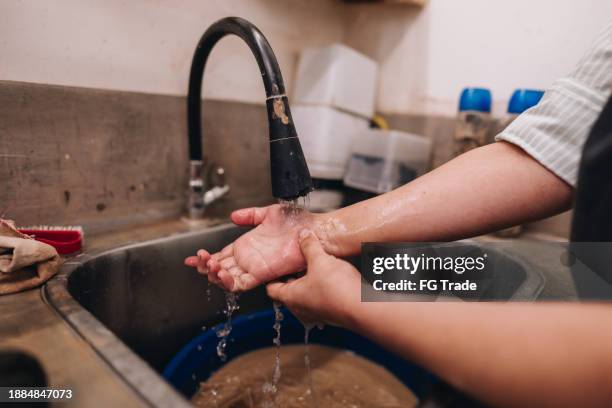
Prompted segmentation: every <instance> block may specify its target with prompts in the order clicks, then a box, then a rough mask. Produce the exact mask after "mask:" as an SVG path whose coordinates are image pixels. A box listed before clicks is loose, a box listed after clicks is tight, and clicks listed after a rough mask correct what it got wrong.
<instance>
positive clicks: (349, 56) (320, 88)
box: [291, 44, 378, 118]
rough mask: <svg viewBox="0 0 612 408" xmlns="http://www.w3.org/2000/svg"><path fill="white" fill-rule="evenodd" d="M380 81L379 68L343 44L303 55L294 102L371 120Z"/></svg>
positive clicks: (309, 51)
mask: <svg viewBox="0 0 612 408" xmlns="http://www.w3.org/2000/svg"><path fill="white" fill-rule="evenodd" d="M377 80H378V64H377V63H376V62H375V61H374V60H372V59H370V58H368V57H366V56H365V55H363V54H360V53H358V52H357V51H355V50H353V49H352V48H349V47H347V46H345V45H342V44H333V45H329V46H326V47H315V48H307V49H305V50H303V51H302V52H301V53H300V62H299V64H298V69H297V74H296V76H295V89H294V94H293V97H292V98H291V99H292V100H293V101H294V102H295V103H298V104H309V105H324V106H332V107H335V108H338V109H342V110H345V111H347V112H350V113H354V114H356V115H360V116H363V117H366V118H371V117H372V116H373V115H374V102H375V99H376V87H377Z"/></svg>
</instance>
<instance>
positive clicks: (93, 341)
mask: <svg viewBox="0 0 612 408" xmlns="http://www.w3.org/2000/svg"><path fill="white" fill-rule="evenodd" d="M233 228H236V226H235V225H234V224H232V223H224V224H221V225H216V226H214V227H209V228H204V229H201V230H196V231H187V232H178V233H176V234H171V235H167V236H163V237H158V238H154V239H150V240H145V241H140V242H136V243H129V244H126V245H119V246H117V247H114V248H110V249H104V250H100V251H92V252H89V253H83V254H80V255H78V256H76V257H75V258H73V259H71V260H70V261H68V262H66V263H64V264H63V265H62V266H61V268H60V270H59V272H58V274H57V275H56V276H55V277H53V278H52V279H51V280H49V282H47V284H46V285H45V286H44V287H43V289H42V296H43V299H44V301H45V302H46V303H47V304H49V305H50V306H52V307H53V308H54V309H55V311H56V312H57V313H58V314H59V315H60V316H61V317H62V318H63V320H64V321H65V322H66V323H67V324H68V325H69V326H70V327H71V328H72V329H73V330H74V331H75V332H76V333H77V334H78V335H79V336H80V337H81V338H82V339H83V340H84V341H85V342H86V343H87V344H88V345H89V346H90V347H91V348H92V349H93V350H94V352H95V353H96V354H97V355H98V356H99V357H100V358H101V359H102V360H103V361H104V362H105V363H106V364H107V365H108V366H109V367H110V368H111V369H112V370H113V371H114V372H115V373H116V374H117V375H118V376H119V378H120V379H121V380H123V381H124V382H125V383H126V384H127V385H128V386H129V387H130V388H131V389H132V390H133V391H134V392H135V394H136V395H137V396H138V397H140V398H141V399H142V400H143V402H145V403H146V404H147V405H151V406H169V407H185V408H187V407H192V405H191V404H190V403H189V402H188V401H187V400H186V399H185V398H184V397H183V396H182V395H181V394H180V393H179V392H178V391H176V390H175V389H174V387H172V386H171V385H170V384H169V383H168V382H167V381H166V380H165V379H164V378H163V377H162V376H161V375H160V374H158V373H157V372H156V371H155V370H154V369H153V368H152V367H151V366H149V364H148V363H147V362H146V361H145V360H143V359H142V358H141V357H140V356H138V355H137V354H136V353H135V352H134V351H132V350H131V349H130V348H129V347H128V346H127V345H126V344H125V343H124V342H123V341H122V340H121V339H119V338H118V337H117V336H116V335H115V334H114V333H113V332H112V331H110V330H109V329H108V328H107V327H106V326H105V325H104V324H103V323H102V322H100V321H99V320H98V319H97V318H96V317H95V316H94V315H92V314H91V313H90V312H89V311H88V310H87V309H85V308H84V307H83V306H81V304H80V303H79V302H77V301H76V299H74V298H73V297H72V295H71V294H70V292H69V291H68V278H69V276H70V275H71V274H72V273H73V272H74V271H75V270H77V269H79V268H80V267H82V266H83V265H84V264H86V263H87V262H89V261H91V260H93V259H96V258H99V257H102V256H105V255H108V254H111V253H114V252H117V251H125V250H129V249H135V248H139V247H145V246H149V245H152V244H155V243H162V242H164V241H167V240H168V239H177V238H188V237H190V236H198V235H203V234H206V235H208V234H215V233H217V232H220V231H223V230H226V229H233Z"/></svg>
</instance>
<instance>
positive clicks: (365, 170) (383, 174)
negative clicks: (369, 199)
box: [344, 129, 432, 194]
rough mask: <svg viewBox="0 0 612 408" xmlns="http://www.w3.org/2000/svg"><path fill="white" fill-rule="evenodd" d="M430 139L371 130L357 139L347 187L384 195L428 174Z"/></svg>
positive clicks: (350, 160)
mask: <svg viewBox="0 0 612 408" xmlns="http://www.w3.org/2000/svg"><path fill="white" fill-rule="evenodd" d="M431 149H432V142H431V139H430V138H427V137H424V136H419V135H414V134H411V133H406V132H400V131H398V130H379V129H368V130H366V131H362V132H359V133H358V134H356V135H355V136H354V138H353V144H352V148H351V157H350V159H349V161H348V164H347V170H346V174H345V176H344V184H345V185H347V186H349V187H353V188H357V189H360V190H363V191H369V192H372V193H377V194H382V193H386V192H387V191H391V190H393V189H394V188H397V187H399V186H401V185H403V184H406V183H407V182H409V181H412V180H413V179H414V178H416V177H418V176H420V175H422V174H423V173H425V172H427V171H428V170H429V167H430V162H431Z"/></svg>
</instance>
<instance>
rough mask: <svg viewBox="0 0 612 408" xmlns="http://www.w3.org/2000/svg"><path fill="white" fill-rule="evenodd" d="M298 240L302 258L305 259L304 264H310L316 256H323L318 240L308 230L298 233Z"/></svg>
mask: <svg viewBox="0 0 612 408" xmlns="http://www.w3.org/2000/svg"><path fill="white" fill-rule="evenodd" d="M299 240H300V248H301V250H302V254H304V258H306V263H311V262H312V261H314V260H315V258H316V257H317V256H321V255H325V251H324V250H323V247H322V246H321V243H320V242H319V238H317V236H316V235H315V234H313V232H312V231H310V230H309V229H304V230H302V231H300V235H299Z"/></svg>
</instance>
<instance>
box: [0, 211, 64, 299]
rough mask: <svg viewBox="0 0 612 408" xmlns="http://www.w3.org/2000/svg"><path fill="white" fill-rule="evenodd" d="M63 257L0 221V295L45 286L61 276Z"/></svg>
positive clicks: (11, 225) (7, 222)
mask: <svg viewBox="0 0 612 408" xmlns="http://www.w3.org/2000/svg"><path fill="white" fill-rule="evenodd" d="M61 262H62V260H61V258H60V256H59V254H58V253H57V251H56V250H55V248H53V247H52V246H51V245H48V244H45V243H43V242H39V241H36V240H35V239H33V238H32V237H30V236H28V235H25V234H22V233H21V232H19V231H18V230H17V229H16V228H15V225H14V223H13V222H12V221H8V220H3V219H0V295H8V294H11V293H17V292H21V291H23V290H27V289H31V288H34V287H37V286H40V285H42V284H43V283H45V282H46V281H47V280H49V279H50V278H51V277H52V276H53V275H55V274H56V273H57V271H58V270H59V267H60V265H61Z"/></svg>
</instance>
